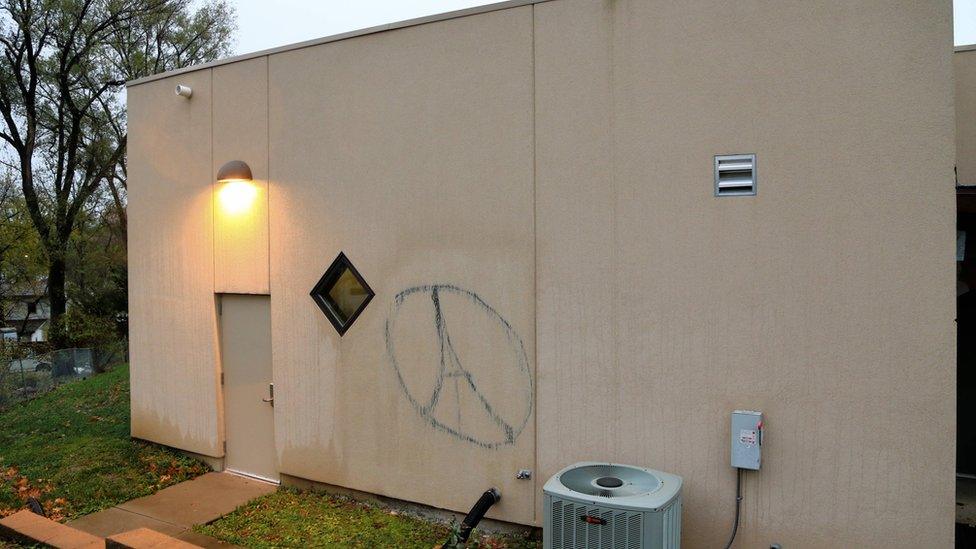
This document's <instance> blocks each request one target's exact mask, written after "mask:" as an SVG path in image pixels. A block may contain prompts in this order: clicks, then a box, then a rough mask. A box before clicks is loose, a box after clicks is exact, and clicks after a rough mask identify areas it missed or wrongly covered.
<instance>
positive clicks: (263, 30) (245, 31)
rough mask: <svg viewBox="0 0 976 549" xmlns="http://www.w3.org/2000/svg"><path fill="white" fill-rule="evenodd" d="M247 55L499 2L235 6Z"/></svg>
mask: <svg viewBox="0 0 976 549" xmlns="http://www.w3.org/2000/svg"><path fill="white" fill-rule="evenodd" d="M230 2H231V3H232V4H234V5H235V6H236V7H237V23H238V27H239V29H238V33H237V48H236V50H235V53H237V54H243V53H250V52H254V51H259V50H265V49H268V48H274V47H278V46H284V45H285V44H293V43H295V42H301V41H303V40H311V39H313V38H321V37H323V36H330V35H333V34H339V33H343V32H348V31H351V30H356V29H364V28H368V27H375V26H377V25H382V24H384V23H392V22H395V21H403V20H405V19H413V18H416V17H423V16H425V15H432V14H435V13H443V12H447V11H455V10H459V9H464V8H470V7H472V6H480V5H484V4H493V3H495V2H494V1H493V0H355V1H352V2H350V1H349V0H272V1H269V0H230ZM953 4H954V13H955V20H954V23H955V29H954V30H955V42H956V45H957V46H960V45H965V44H976V0H954V2H953Z"/></svg>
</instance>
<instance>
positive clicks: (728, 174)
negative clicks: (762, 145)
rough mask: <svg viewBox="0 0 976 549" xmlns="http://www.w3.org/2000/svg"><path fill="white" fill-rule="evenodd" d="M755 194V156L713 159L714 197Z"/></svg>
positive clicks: (738, 155) (743, 155) (745, 155)
mask: <svg viewBox="0 0 976 549" xmlns="http://www.w3.org/2000/svg"><path fill="white" fill-rule="evenodd" d="M755 194H756V155H754V154H732V155H726V156H716V157H715V196H753V195H755Z"/></svg>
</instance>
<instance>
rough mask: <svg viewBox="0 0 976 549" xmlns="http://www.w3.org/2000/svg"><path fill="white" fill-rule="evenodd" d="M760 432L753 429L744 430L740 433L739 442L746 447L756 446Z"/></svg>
mask: <svg viewBox="0 0 976 549" xmlns="http://www.w3.org/2000/svg"><path fill="white" fill-rule="evenodd" d="M757 437H758V432H757V431H754V430H752V429H742V430H740V431H739V442H740V443H741V444H745V445H746V446H755V445H756V438H757Z"/></svg>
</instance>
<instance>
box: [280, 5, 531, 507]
mask: <svg viewBox="0 0 976 549" xmlns="http://www.w3.org/2000/svg"><path fill="white" fill-rule="evenodd" d="M531 52H532V8H531V7H523V8H519V9H514V10H507V11H499V12H493V13H489V14H485V15H480V16H477V17H472V18H463V19H456V20H451V21H445V22H440V23H434V24H431V25H426V26H422V27H413V28H408V29H403V30H400V31H396V32H392V33H384V34H379V35H374V36H367V37H362V38H356V39H352V40H346V41H342V42H336V43H332V44H326V45H323V46H318V47H314V48H306V49H301V50H297V51H294V52H288V53H282V54H279V55H275V56H273V57H271V59H270V67H269V68H270V83H271V84H270V105H271V110H270V112H271V133H270V135H271V139H270V145H271V181H272V184H271V211H272V212H273V215H272V220H271V300H272V333H273V347H274V364H275V387H276V399H277V400H276V405H275V416H276V423H275V425H276V428H277V430H276V438H277V444H278V450H279V458H280V462H281V470H282V472H283V473H286V474H289V475H292V476H297V477H303V478H308V479H312V480H318V481H322V482H326V483H329V484H335V485H339V486H345V487H349V488H355V489H358V490H363V491H368V492H375V493H379V494H383V495H387V496H394V497H399V498H403V499H408V500H411V501H416V502H420V503H425V504H429V505H434V506H438V507H447V508H451V509H457V510H461V509H466V508H469V507H470V506H471V505H472V504H473V503H474V501H475V500H476V499H477V498H478V496H480V495H481V493H482V492H483V491H484V490H486V489H488V488H489V487H491V486H493V485H497V486H498V488H499V489H501V490H502V493H503V494H504V497H503V499H502V501H501V503H500V504H499V505H498V506H497V507H496V508H493V509H492V515H491V516H494V517H497V518H503V519H507V520H513V521H520V522H531V521H532V520H533V519H534V516H533V512H534V509H535V501H534V497H535V490H534V486H533V484H532V482H531V481H516V480H514V479H515V474H516V472H517V471H518V470H519V469H521V468H525V469H533V468H534V467H535V463H534V462H535V454H534V442H535V440H534V436H535V433H534V421H532V416H531V411H532V408H531V407H532V405H533V400H532V399H533V397H534V394H533V391H532V387H531V385H529V380H530V378H529V377H528V376H529V374H531V373H532V372H531V370H533V369H534V360H533V358H534V355H535V353H534V327H535V300H534V289H535V286H534V280H535V277H534V244H533V242H534V237H533V213H532V191H533V185H532V173H533V172H532V168H533V162H532V54H531ZM462 67H466V68H468V69H469V70H459V69H460V68H462ZM340 251H343V252H345V254H346V255H347V256H348V257H349V259H350V260H351V261H352V262H353V264H354V265H355V266H356V268H357V269H358V270H359V271H360V273H361V274H362V275H363V277H364V278H365V279H366V281H367V283H368V284H370V286H371V287H372V289H373V290H374V291H375V292H376V297H375V298H374V299H373V301H372V303H371V304H370V305H369V306H368V307H367V308H366V310H365V312H364V313H363V314H362V316H360V317H359V319H358V320H357V321H356V324H355V325H354V326H353V327H352V329H350V330H349V331H348V332H347V333H346V334H345V336H343V337H341V338H340V337H339V336H338V335H337V334H336V331H335V330H334V329H333V328H332V326H331V325H330V324H329V322H328V320H327V319H326V318H325V316H324V315H323V314H322V312H321V311H320V310H319V309H318V307H317V306H316V305H315V304H314V303H313V301H312V300H311V299H310V298H309V295H308V293H309V290H310V289H311V288H312V287H313V286H314V285H315V283H316V282H317V281H318V279H319V277H321V276H322V274H323V273H324V272H325V270H326V268H327V267H328V266H329V265H330V264H331V263H332V260H333V259H334V258H335V257H336V256H337V255H338V254H339V252H340ZM428 285H452V286H457V287H459V288H463V289H465V290H467V291H470V292H473V293H474V294H476V295H477V296H478V297H479V298H480V299H481V300H483V303H479V302H477V300H475V299H474V298H473V297H472V296H471V295H468V294H459V293H457V292H453V291H451V290H449V289H442V290H441V291H439V292H438V293H439V296H440V304H441V307H442V313H443V320H444V327H445V328H444V329H445V334H446V335H445V337H444V338H438V332H437V328H436V324H435V323H436V318H435V309H434V306H433V302H432V299H433V295H432V292H431V291H430V290H429V289H421V290H418V291H417V292H414V293H410V294H407V295H405V296H403V301H402V304H398V303H397V300H396V297H397V295H398V294H399V293H400V292H403V291H407V290H409V289H410V288H417V287H422V286H428ZM483 304H487V305H489V306H490V307H492V308H493V309H494V310H495V311H496V312H497V313H498V315H500V317H501V318H503V319H504V320H505V321H507V322H508V323H509V325H510V328H511V329H510V330H507V329H506V328H505V326H503V325H501V324H500V323H499V321H498V320H499V318H498V317H496V316H495V315H493V314H492V313H491V312H489V311H487V310H486V309H485V308H484V307H483ZM387 330H389V331H390V335H389V337H387ZM447 338H449V339H450V344H451V345H452V346H453V348H454V350H455V351H456V354H457V358H458V361H459V362H460V363H461V365H462V367H463V368H465V369H467V370H468V371H470V372H471V373H472V375H474V376H475V379H476V383H477V385H478V387H479V389H480V390H481V392H482V394H483V395H484V396H485V398H486V399H487V402H488V403H489V404H490V406H491V409H492V410H493V411H494V412H496V413H498V414H499V415H500V417H501V418H502V419H503V420H504V421H505V422H506V423H507V424H509V425H511V426H512V427H513V428H515V429H517V432H515V433H514V434H515V435H516V436H515V437H514V438H513V439H512V440H511V443H508V442H507V440H506V437H505V434H504V433H503V432H502V431H501V430H500V429H499V427H498V425H496V424H494V423H493V421H492V420H491V418H490V417H489V416H488V415H487V414H486V413H485V410H484V408H483V406H482V404H481V403H480V402H479V401H477V400H476V399H475V398H474V394H473V393H470V392H468V391H466V390H462V391H461V395H462V396H461V402H460V409H461V411H460V412H459V413H457V412H455V411H454V410H455V409H456V408H457V406H458V404H457V403H456V402H452V401H453V400H456V399H455V397H454V393H453V392H452V390H453V385H454V382H453V381H452V380H451V379H450V378H448V379H446V380H445V381H444V382H443V383H444V389H443V395H442V396H441V399H440V400H441V401H440V402H439V403H438V405H437V406H436V407H435V409H434V413H432V414H431V416H430V417H429V418H425V417H422V416H421V414H419V413H418V412H417V410H415V408H414V406H413V405H412V404H411V402H410V400H409V399H408V398H407V393H409V394H410V395H411V396H412V397H413V398H414V399H415V401H416V402H418V404H421V405H423V406H426V405H427V403H428V401H429V400H430V398H431V395H432V392H433V391H434V388H435V387H436V386H437V385H438V383H439V382H438V381H437V371H438V367H439V364H440V360H441V356H440V343H441V342H442V341H445V340H446V339H447ZM391 349H392V351H391ZM447 354H448V355H449V354H450V353H447ZM449 358H450V357H449ZM394 360H395V364H394ZM523 368H525V369H528V370H529V371H527V372H524V371H522V370H521V369H523ZM447 369H451V365H450V364H448V365H447ZM398 372H399V373H400V374H401V375H402V377H403V381H404V385H403V386H401V385H400V381H399V379H398V377H397V374H398ZM455 379H457V378H455ZM461 388H462V389H465V387H464V384H463V383H462V384H461ZM456 416H460V417H456ZM431 419H435V420H437V422H438V424H439V426H438V425H435V424H434V423H433V422H432V421H431ZM523 422H525V425H524V427H522V424H523ZM458 423H460V426H459V425H458ZM447 429H453V430H454V431H455V432H454V433H451V432H449V431H448V430H447ZM460 435H465V436H470V437H471V438H473V439H476V440H477V441H478V443H475V442H472V441H469V440H463V439H462V436H460ZM479 443H487V444H497V446H494V447H489V448H486V447H484V446H483V445H481V444H479Z"/></svg>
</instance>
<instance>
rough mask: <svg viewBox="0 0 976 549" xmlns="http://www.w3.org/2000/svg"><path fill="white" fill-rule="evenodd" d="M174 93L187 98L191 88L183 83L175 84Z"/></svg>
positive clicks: (190, 93) (191, 90)
mask: <svg viewBox="0 0 976 549" xmlns="http://www.w3.org/2000/svg"><path fill="white" fill-rule="evenodd" d="M176 95H178V96H180V97H185V98H187V99H189V98H190V96H191V95H193V89H192V88H190V86H184V85H183V84H177V86H176Z"/></svg>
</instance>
